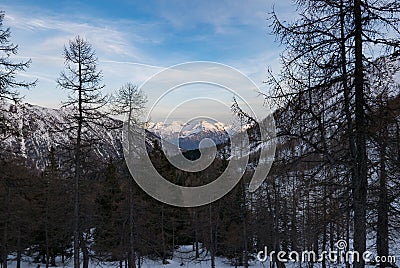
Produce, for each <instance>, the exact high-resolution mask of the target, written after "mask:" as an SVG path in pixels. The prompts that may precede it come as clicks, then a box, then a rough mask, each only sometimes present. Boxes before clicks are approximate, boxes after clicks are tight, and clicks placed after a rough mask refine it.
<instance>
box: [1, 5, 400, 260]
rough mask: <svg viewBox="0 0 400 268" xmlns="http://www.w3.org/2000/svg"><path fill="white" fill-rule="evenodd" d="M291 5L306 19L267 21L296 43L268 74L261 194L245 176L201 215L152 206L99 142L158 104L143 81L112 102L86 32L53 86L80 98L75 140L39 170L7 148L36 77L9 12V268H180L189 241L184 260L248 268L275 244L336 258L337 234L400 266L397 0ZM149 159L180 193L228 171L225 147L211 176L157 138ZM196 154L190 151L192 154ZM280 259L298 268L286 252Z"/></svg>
mask: <svg viewBox="0 0 400 268" xmlns="http://www.w3.org/2000/svg"><path fill="white" fill-rule="evenodd" d="M295 3H296V5H297V12H298V14H296V16H293V18H294V19H293V21H292V22H287V21H282V20H281V19H280V14H277V13H276V12H275V11H274V10H273V11H270V12H269V11H268V10H266V11H265V14H266V16H267V15H268V17H269V19H268V21H269V23H270V26H271V27H270V29H265V31H266V32H267V31H271V32H272V33H273V34H274V35H275V37H276V40H277V42H279V43H280V44H281V46H282V47H283V48H284V49H283V52H282V54H281V55H280V62H281V69H280V70H279V73H278V74H276V73H274V72H272V70H269V71H268V72H267V73H266V75H265V81H264V83H265V85H267V86H268V88H269V90H268V91H267V92H263V93H262V94H260V98H264V99H265V102H266V105H267V106H268V107H272V108H274V110H275V112H274V114H273V115H274V119H275V123H276V129H277V134H276V140H277V148H276V153H275V160H274V163H273V165H272V168H271V170H270V172H269V174H268V175H267V177H266V179H265V181H264V183H263V184H262V185H261V187H260V188H259V189H258V190H257V191H255V192H253V193H251V192H249V191H248V186H249V181H250V180H251V177H252V175H253V172H254V169H252V168H248V169H247V170H246V172H245V174H244V175H243V177H242V178H241V180H240V182H239V183H238V184H237V185H236V187H235V188H234V189H233V190H232V191H230V192H229V193H228V194H227V195H226V196H224V197H223V198H221V199H219V200H217V201H215V202H213V203H210V204H208V205H204V206H201V207H193V208H180V207H174V206H169V205H166V204H163V203H161V202H159V201H157V200H155V199H153V198H152V197H151V196H149V195H148V194H147V193H146V192H144V191H143V190H142V189H141V188H140V187H139V186H138V185H137V184H136V183H135V181H134V180H133V179H132V176H131V174H130V172H129V170H128V168H127V165H126V163H125V159H124V157H123V154H121V153H115V154H113V155H111V154H109V155H107V157H105V156H104V155H105V154H104V155H102V154H98V153H97V152H96V150H97V149H95V148H98V147H96V146H98V145H99V144H101V142H102V141H101V139H102V138H101V136H99V135H97V134H98V131H96V129H97V130H98V129H99V127H101V128H102V129H107V130H117V131H118V130H120V129H121V128H122V122H121V121H119V120H117V119H114V118H115V116H118V115H124V116H127V117H128V120H129V122H131V123H132V124H139V122H138V121H137V118H138V116H139V114H140V113H141V111H142V110H143V107H144V106H145V104H146V96H145V95H143V93H142V92H141V91H140V88H138V87H137V86H136V85H135V84H134V81H133V82H127V83H125V84H123V83H124V81H122V83H121V84H123V85H122V86H121V88H120V89H119V90H117V91H116V92H115V94H114V95H113V96H108V95H106V94H103V92H102V89H103V88H104V85H103V82H102V72H101V70H99V69H98V64H97V63H98V59H97V56H96V53H95V49H94V47H95V44H93V46H92V44H91V43H89V41H87V40H86V39H85V38H83V37H80V36H76V37H75V38H74V39H71V40H70V41H69V43H68V44H65V47H64V48H62V47H60V52H61V51H62V55H63V57H64V61H65V68H64V69H63V70H60V76H59V77H54V79H55V80H56V81H57V85H58V89H55V90H65V91H67V92H68V93H69V94H70V95H69V98H68V99H66V100H64V102H63V103H64V104H63V108H65V109H68V111H69V112H68V113H67V114H68V116H67V117H66V120H65V121H64V122H63V124H60V125H59V126H57V131H58V132H57V133H60V135H61V133H62V135H65V136H66V137H67V138H66V139H64V140H62V142H54V144H50V145H49V148H48V152H47V155H46V157H45V162H44V164H43V165H38V164H37V163H36V162H35V159H29V154H28V155H22V154H19V153H18V150H17V151H16V150H15V148H13V143H12V142H9V141H10V140H14V139H18V138H19V137H20V136H21V135H25V134H24V133H22V131H21V129H19V126H18V124H17V123H16V121H15V120H14V118H13V117H12V116H10V114H12V112H13V111H12V107H17V106H18V104H19V103H22V102H23V98H22V95H23V90H25V89H28V88H34V87H35V84H36V83H37V82H36V81H35V80H34V81H29V80H28V81H25V80H21V77H20V76H19V74H20V73H21V72H29V66H30V64H31V60H28V61H17V60H15V58H13V57H12V56H13V55H16V54H17V52H18V46H17V45H15V44H13V43H12V42H11V39H10V37H11V30H10V28H8V27H7V25H3V19H4V15H5V12H6V11H5V12H4V11H3V12H1V14H0V108H1V110H0V144H1V147H0V200H1V201H0V262H1V264H2V265H1V267H4V268H7V267H14V266H16V267H17V268H20V267H22V266H21V265H22V264H21V263H22V262H23V260H24V259H25V258H26V257H30V258H32V260H33V261H34V262H35V263H38V264H39V265H42V266H43V267H44V266H45V267H51V266H59V265H61V264H64V263H69V264H70V265H71V266H72V265H73V267H74V268H78V267H84V268H88V267H89V266H90V265H99V266H100V265H101V264H104V263H107V262H113V263H114V264H115V265H118V267H120V268H122V267H128V268H132V267H141V266H142V265H143V262H144V261H145V260H156V261H158V262H159V263H161V264H164V265H167V266H165V267H168V263H169V262H170V260H171V259H172V258H173V257H174V254H176V252H177V249H179V247H180V246H183V245H190V246H191V247H192V250H193V256H192V257H191V259H190V260H185V261H197V262H202V261H207V264H209V265H210V267H211V268H215V267H218V262H216V259H217V258H224V259H226V260H227V263H228V264H229V265H231V266H234V267H238V266H243V267H250V266H253V265H256V264H255V263H257V260H256V254H257V252H259V251H260V250H264V247H268V249H269V250H274V251H276V252H278V251H285V252H291V251H298V252H301V251H307V250H309V251H311V250H312V251H314V252H322V251H326V250H329V249H330V250H332V251H333V250H335V249H336V248H337V242H338V241H339V240H344V241H346V245H347V249H354V250H357V251H358V252H365V251H367V250H368V251H371V252H373V255H374V256H381V257H382V256H386V257H388V256H399V252H398V250H400V247H399V246H398V243H397V241H398V239H399V235H400V232H399V231H400V213H399V212H400V187H399V186H400V185H399V183H400V181H399V178H400V30H399V24H400V16H399V15H400V3H399V2H398V1H396V0H385V1H384V0H375V1H365V0H337V1H329V0H306V1H295ZM19 45H20V46H27V45H29V44H19ZM34 90H37V89H36V88H35V89H34ZM13 105H14V106H13ZM104 107H107V109H104ZM266 109H267V108H266ZM233 112H235V113H236V114H237V115H238V116H239V117H240V118H241V119H243V120H245V121H246V123H249V124H252V123H253V124H252V127H251V128H249V129H248V130H247V131H248V132H249V134H250V135H249V137H250V139H251V142H256V141H258V139H259V138H260V137H259V126H258V125H257V123H254V119H253V118H251V117H250V116H248V115H247V114H245V113H241V111H240V109H233ZM104 118H108V119H107V120H105V119H104ZM257 128H258V129H257ZM57 133H56V134H55V135H57ZM223 145H224V146H225V145H226V146H228V145H229V143H228V144H223ZM224 146H221V147H219V149H221V148H222V147H224ZM115 150H116V151H118V150H120V151H121V150H122V147H121V146H120V147H118V148H116V149H115ZM221 150H222V149H221ZM148 154H149V156H150V158H151V160H152V163H153V165H154V167H156V169H157V171H158V172H159V173H160V174H162V175H163V177H164V178H166V179H168V180H169V181H171V182H173V183H175V184H178V185H184V186H197V185H204V184H207V183H209V182H211V181H213V180H215V179H216V178H218V176H219V175H220V174H222V172H224V170H225V169H226V167H227V164H228V162H229V157H228V156H225V155H224V153H221V155H222V157H219V158H215V159H214V162H213V163H212V165H210V166H209V167H208V168H207V169H205V170H203V171H201V172H195V173H189V172H185V171H181V170H179V169H177V168H175V167H173V166H172V165H171V164H170V163H169V162H168V160H167V158H166V157H165V155H164V153H163V151H162V148H161V146H160V144H159V140H157V139H152V142H151V143H149V144H148ZM198 155H199V151H198V150H193V151H189V152H186V155H185V156H186V157H187V158H188V159H196V158H198ZM258 157H259V155H258V153H257V152H255V153H254V154H253V155H251V157H250V160H249V166H254V165H255V166H256V165H257V163H258V161H259V159H258ZM188 182H190V183H189V184H188ZM286 257H288V256H286ZM399 258H400V257H399ZM398 264H399V261H398V262H397V263H396V261H395V260H394V259H392V260H391V261H387V262H377V261H376V259H375V261H370V262H367V263H366V262H365V260H363V259H360V261H356V262H350V261H345V262H344V263H340V262H339V261H336V262H334V263H332V262H331V261H330V260H329V259H328V258H323V259H322V260H321V261H320V262H316V263H313V262H308V263H306V264H302V263H301V262H295V263H293V264H292V263H291V264H290V265H294V266H296V267H302V265H306V266H307V267H314V266H315V267H321V268H326V267H332V266H335V265H336V266H337V267H346V268H347V267H355V268H363V267H365V266H379V267H398ZM182 265H183V261H182ZM268 265H269V266H270V267H271V268H275V267H277V268H284V267H286V266H287V265H289V264H287V263H285V262H282V261H281V260H280V259H278V258H276V257H274V258H272V259H270V260H269V264H268ZM188 267H190V266H188ZM204 267H205V266H204Z"/></svg>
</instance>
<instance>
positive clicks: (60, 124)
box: [0, 103, 257, 169]
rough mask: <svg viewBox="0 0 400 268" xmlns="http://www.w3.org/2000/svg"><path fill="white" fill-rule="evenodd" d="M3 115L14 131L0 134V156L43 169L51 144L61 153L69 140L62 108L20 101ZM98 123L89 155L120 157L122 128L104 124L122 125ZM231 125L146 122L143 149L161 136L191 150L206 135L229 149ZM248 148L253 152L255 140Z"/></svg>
mask: <svg viewBox="0 0 400 268" xmlns="http://www.w3.org/2000/svg"><path fill="white" fill-rule="evenodd" d="M0 110H1V111H2V113H1V114H2V115H3V116H4V117H3V118H0V119H1V120H2V121H1V122H0V123H1V124H0V131H1V130H2V126H4V124H7V125H8V126H9V128H11V129H13V130H14V131H13V132H12V133H11V134H10V135H8V136H7V137H4V136H0V147H1V151H0V157H6V158H10V157H23V158H25V159H26V160H27V162H28V163H29V164H30V165H33V166H36V167H38V168H40V169H43V168H44V167H45V166H46V164H47V159H48V156H49V152H50V149H51V147H54V148H55V149H56V151H57V152H61V151H62V149H63V146H65V145H67V144H69V143H70V142H71V137H70V136H69V135H68V133H66V132H65V131H63V129H65V127H66V125H67V123H68V117H69V115H70V113H71V111H68V110H66V109H51V108H45V107H40V106H37V105H32V104H28V103H24V104H17V105H15V104H10V103H0ZM101 123H102V124H99V125H94V126H93V128H92V129H90V130H88V139H91V140H93V141H94V144H93V146H92V147H91V148H93V149H91V154H92V155H94V156H96V157H98V158H99V159H104V160H107V159H108V158H110V157H111V158H113V159H122V158H123V149H122V128H107V127H105V125H115V126H122V121H120V120H116V119H113V118H110V117H104V118H103V119H102V122H101ZM230 128H232V127H231V126H227V125H224V124H223V123H219V122H208V121H206V120H198V121H193V122H192V123H190V124H186V125H185V124H184V123H182V122H179V121H175V122H172V123H171V124H164V123H156V124H149V126H148V131H147V132H146V134H147V139H146V143H147V148H148V149H149V150H151V149H152V146H153V143H154V141H155V140H157V141H158V142H159V143H160V140H161V138H160V137H163V138H164V139H165V140H166V142H170V143H173V144H175V145H179V147H180V150H181V151H186V152H187V151H192V150H197V149H198V148H199V145H200V142H201V140H203V139H204V138H210V139H212V140H213V141H214V143H215V144H216V145H217V148H218V150H219V151H220V152H219V153H218V155H219V156H220V157H222V155H223V154H226V152H229V135H228V131H232V130H231V129H230ZM251 144H252V145H251V146H250V148H251V149H252V151H254V152H255V151H257V148H256V145H257V143H256V142H252V143H251ZM253 147H254V148H253Z"/></svg>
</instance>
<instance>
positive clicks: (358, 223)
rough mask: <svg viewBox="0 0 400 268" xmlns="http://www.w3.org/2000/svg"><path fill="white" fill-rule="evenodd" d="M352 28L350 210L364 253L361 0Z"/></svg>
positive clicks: (356, 239)
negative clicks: (352, 169)
mask: <svg viewBox="0 0 400 268" xmlns="http://www.w3.org/2000/svg"><path fill="white" fill-rule="evenodd" d="M354 25H355V36H354V42H355V51H354V53H355V55H354V56H355V77H354V89H355V127H356V145H357V155H356V160H357V161H356V164H357V169H356V171H357V172H356V176H355V177H354V178H353V209H354V250H356V251H358V252H360V254H362V252H365V250H366V201H367V183H368V181H367V150H366V147H367V145H366V133H365V132H366V120H365V111H364V109H365V100H364V70H363V50H362V46H363V44H362V11H361V0H354ZM364 266H365V261H364V260H363V258H360V260H359V262H358V261H356V262H355V263H354V268H364Z"/></svg>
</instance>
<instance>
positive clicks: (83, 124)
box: [57, 36, 107, 268]
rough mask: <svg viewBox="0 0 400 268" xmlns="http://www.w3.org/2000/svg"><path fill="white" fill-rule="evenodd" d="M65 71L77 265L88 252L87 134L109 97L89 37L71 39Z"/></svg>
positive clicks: (62, 84) (62, 79)
mask: <svg viewBox="0 0 400 268" xmlns="http://www.w3.org/2000/svg"><path fill="white" fill-rule="evenodd" d="M64 58H65V71H63V72H62V73H61V74H60V78H59V79H58V80H57V83H58V86H59V87H60V88H62V89H65V90H68V91H69V92H70V95H69V98H68V101H66V102H65V103H64V106H65V107H67V108H68V109H71V114H70V117H69V124H68V126H67V130H68V131H69V133H71V135H72V138H73V151H74V153H73V155H74V161H73V168H74V184H73V185H74V190H73V192H74V224H73V230H74V231H73V236H74V267H75V268H79V267H80V260H79V249H80V247H81V248H82V252H83V253H84V255H85V253H87V249H86V245H85V243H84V242H83V241H80V238H81V237H82V230H81V222H80V217H81V215H80V206H81V204H80V192H81V189H80V183H81V179H82V175H83V167H84V165H83V164H84V161H85V159H84V157H82V154H83V152H84V147H85V148H88V147H90V146H91V145H92V144H93V140H92V141H91V140H90V137H88V136H87V132H88V131H89V130H91V129H92V126H93V124H97V123H99V121H100V120H101V119H102V118H103V117H104V114H103V113H102V112H101V109H102V107H103V106H104V105H105V104H106V102H107V98H106V97H104V96H103V95H102V94H101V89H102V88H103V87H104V85H103V84H102V83H101V80H102V74H101V72H100V71H98V70H97V57H96V55H95V52H94V50H93V48H92V46H91V44H89V43H88V42H87V41H86V40H84V39H82V38H81V37H80V36H77V37H75V38H74V39H73V40H70V41H69V44H68V46H67V47H64ZM88 265H89V264H88V256H86V255H85V256H84V262H83V267H84V268H87V267H88Z"/></svg>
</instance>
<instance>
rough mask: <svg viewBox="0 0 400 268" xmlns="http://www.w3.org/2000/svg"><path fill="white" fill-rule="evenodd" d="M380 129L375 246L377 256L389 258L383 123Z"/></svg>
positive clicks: (384, 128)
mask: <svg viewBox="0 0 400 268" xmlns="http://www.w3.org/2000/svg"><path fill="white" fill-rule="evenodd" d="M382 128H383V129H382V135H381V137H379V138H380V139H381V141H380V142H379V143H380V145H379V146H380V148H379V157H380V174H379V199H378V226H377V236H376V246H377V255H378V256H389V229H388V228H389V227H388V226H389V216H388V214H389V200H388V193H387V173H386V147H387V144H386V140H387V138H388V137H387V136H388V135H387V129H386V124H385V122H384V123H383V126H382ZM380 267H385V263H381V266H380Z"/></svg>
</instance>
